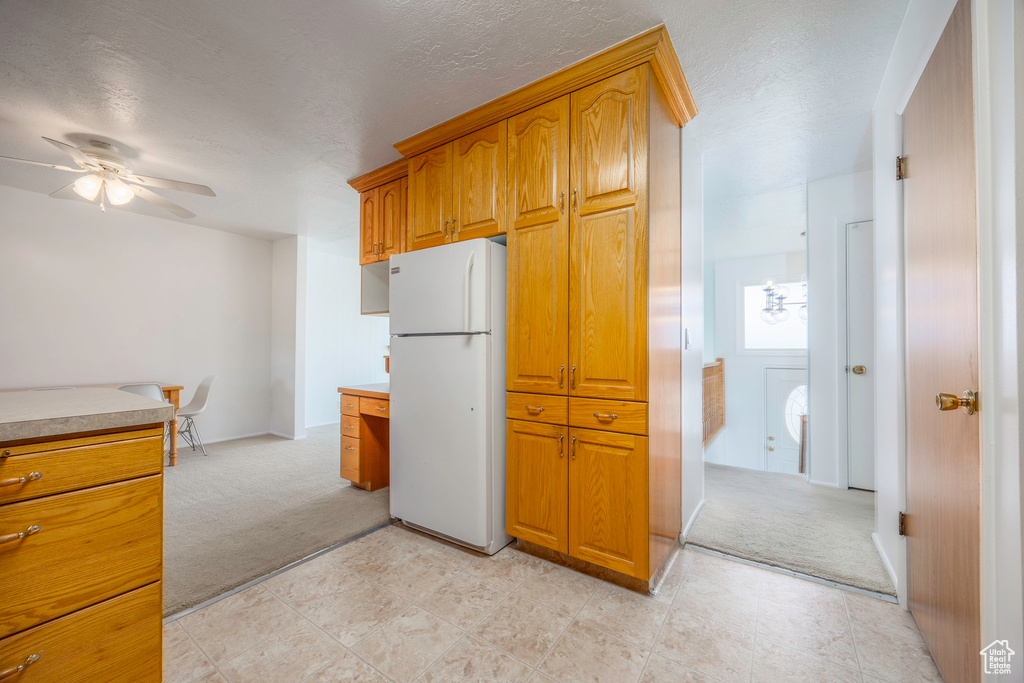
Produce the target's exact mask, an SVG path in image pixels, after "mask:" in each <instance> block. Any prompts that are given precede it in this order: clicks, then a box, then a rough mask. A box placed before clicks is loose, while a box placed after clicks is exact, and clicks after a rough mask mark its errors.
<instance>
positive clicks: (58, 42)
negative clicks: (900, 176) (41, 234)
mask: <svg viewBox="0 0 1024 683" xmlns="http://www.w3.org/2000/svg"><path fill="white" fill-rule="evenodd" d="M907 2H908V0H789V1H785V2H784V1H780V0H776V1H766V0H717V1H714V2H712V1H710V0H558V1H556V0H478V1H476V2H467V1H464V0H463V1H456V0H436V1H435V0H419V1H418V2H417V1H413V0H372V1H355V0H350V1H347V2H345V1H342V2H323V1H322V0H289V1H287V2H281V1H280V0H173V1H168V0H89V1H88V2H87V1H85V0H7V1H5V2H0V154H2V155H5V156H17V157H25V158H29V159H39V160H47V161H52V162H55V163H66V159H62V158H61V155H60V154H59V153H58V152H57V151H56V150H54V149H53V148H52V147H50V146H49V145H48V144H46V143H45V142H43V141H42V140H41V139H40V136H42V135H46V136H48V137H54V138H57V139H62V140H65V141H69V142H73V143H81V142H85V141H87V140H89V139H90V138H98V139H103V140H107V141H110V142H113V143H114V144H116V145H117V146H119V147H120V148H121V149H122V152H126V153H127V154H128V155H129V156H130V157H132V159H131V160H132V163H133V164H134V165H135V168H136V171H137V172H139V173H144V174H148V175H156V176H163V177H169V178H175V179H180V180H188V181H193V182H199V183H204V184H207V185H209V186H211V187H212V188H214V190H216V192H217V194H218V195H219V196H218V197H217V198H206V197H199V196H194V195H185V194H181V193H174V192H166V195H167V196H168V197H169V198H171V199H173V200H174V201H178V202H179V203H181V204H182V205H184V206H186V207H187V208H189V209H191V210H193V211H194V212H195V213H197V214H198V217H197V218H195V219H193V221H192V222H194V223H197V224H200V225H206V226H209V227H214V228H219V229H224V230H230V231H234V232H241V233H247V234H253V235H260V236H266V237H274V236H277V235H281V234H308V235H313V236H318V237H328V238H332V237H339V236H341V235H342V234H346V233H348V234H351V232H352V231H353V230H355V229H356V227H357V222H358V206H357V197H356V194H355V192H354V191H353V190H351V188H349V187H348V185H346V182H345V181H346V180H347V179H349V178H351V177H353V176H355V175H358V174H360V173H362V172H365V171H368V170H371V169H373V168H376V167H377V166H380V165H382V164H384V163H386V162H389V161H392V160H394V159H396V158H398V154H397V152H396V151H395V150H394V148H393V147H392V146H391V145H392V144H393V143H394V142H397V141H398V140H400V139H403V138H405V137H408V136H410V135H412V134H414V133H417V132H419V131H421V130H423V129H425V128H428V127H430V126H432V125H434V124H436V123H439V122H441V121H444V120H446V119H448V118H450V117H452V116H454V115H456V114H459V113H461V112H463V111H466V110H468V109H470V108H472V107H474V106H476V105H479V104H481V103H483V102H486V101H488V100H491V99H493V98H495V97H497V96H499V95H502V94H504V93H506V92H508V91H510V90H513V89H515V88H517V87H519V86H522V85H525V84H527V83H529V82H531V81H534V80H536V79H538V78H540V77H542V76H544V75H546V74H549V73H551V72H552V71H555V70H557V69H559V68H561V67H564V66H567V65H569V64H571V63H573V62H576V61H579V60H580V59H582V58H583V57H586V56H588V55H590V54H593V53H594V52H598V51H600V50H602V49H604V48H606V47H608V46H610V45H612V44H614V43H616V42H618V41H621V40H623V39H625V38H628V37H630V36H632V35H635V34H636V33H639V32H641V31H643V30H646V29H648V28H650V27H652V26H654V25H656V24H658V23H662V22H664V23H665V24H666V25H667V26H668V29H669V33H670V35H671V36H672V39H673V42H674V43H675V46H676V50H677V52H678V53H679V57H680V61H681V62H682V65H683V69H684V70H685V71H686V74H687V77H688V79H689V82H690V85H691V87H692V89H693V92H694V96H695V98H696V101H697V105H698V107H699V108H700V110H701V114H700V115H699V116H698V117H697V119H695V120H694V121H693V122H692V123H691V124H690V125H692V126H695V127H696V129H697V130H696V133H697V135H698V139H699V143H700V145H701V147H702V148H703V150H704V152H705V171H706V178H705V188H706V196H707V198H708V201H709V202H710V201H721V200H725V199H727V198H730V197H740V196H745V195H751V194H756V193H760V192H765V191H769V190H777V189H781V188H786V187H790V186H793V185H796V184H799V183H802V182H805V181H806V180H808V179H814V178H819V177H824V176H830V175H835V174H838V173H844V172H848V171H851V170H856V169H863V168H867V167H869V165H870V144H869V142H870V141H869V136H868V126H869V120H870V109H871V105H872V102H873V100H874V95H875V93H876V91H877V88H878V84H879V82H880V81H881V77H882V72H883V70H884V67H885V63H886V60H887V58H888V54H889V52H890V50H891V48H892V44H893V41H894V40H895V36H896V33H897V31H898V28H899V25H900V22H901V20H902V17H903V14H904V11H905V9H906V5H907ZM67 175H70V174H61V173H59V172H57V171H52V170H47V169H41V168H33V167H29V166H25V165H15V164H10V163H4V162H0V184H4V185H10V186H13V187H19V188H23V189H28V190H32V191H36V192H44V193H49V192H51V191H53V190H55V189H57V188H58V187H60V186H61V185H63V184H64V183H66V182H68V181H69V180H70V178H67V177H66V176H67ZM54 201H58V200H54ZM136 205H138V207H136ZM130 206H131V207H133V208H138V209H143V208H144V207H143V203H142V202H132V204H131V205H130ZM155 215H164V214H155Z"/></svg>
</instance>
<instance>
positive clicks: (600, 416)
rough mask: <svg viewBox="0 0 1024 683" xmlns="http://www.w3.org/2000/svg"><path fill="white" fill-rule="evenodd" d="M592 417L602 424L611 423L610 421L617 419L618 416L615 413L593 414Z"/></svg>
mask: <svg viewBox="0 0 1024 683" xmlns="http://www.w3.org/2000/svg"><path fill="white" fill-rule="evenodd" d="M594 417H596V418H597V419H598V420H601V421H602V422H611V421H612V420H618V419H619V416H618V415H617V414H616V413H594Z"/></svg>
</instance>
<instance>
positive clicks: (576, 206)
mask: <svg viewBox="0 0 1024 683" xmlns="http://www.w3.org/2000/svg"><path fill="white" fill-rule="evenodd" d="M572 208H573V209H575V210H577V211H579V208H580V205H579V202H578V201H576V188H575V187H574V188H572Z"/></svg>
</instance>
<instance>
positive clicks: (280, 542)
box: [164, 425, 390, 614]
mask: <svg viewBox="0 0 1024 683" xmlns="http://www.w3.org/2000/svg"><path fill="white" fill-rule="evenodd" d="M339 440H340V436H339V429H338V425H328V426H326V427H316V428H314V429H310V430H309V434H308V436H307V438H306V439H303V440H300V441H290V440H288V439H281V438H278V437H276V436H261V437H256V438H252V439H239V440H237V441H225V442H223V443H218V444H212V445H210V446H207V449H206V450H207V451H208V452H209V456H207V457H204V456H203V455H202V454H201V453H198V452H197V453H193V452H192V451H191V450H189V449H188V447H187V446H185V447H183V448H182V449H181V450H180V451H179V458H178V466H177V467H167V468H165V469H164V474H165V479H164V482H165V488H164V505H165V517H164V558H165V573H164V577H165V584H164V595H165V608H164V612H165V613H166V614H174V613H175V612H179V611H181V610H183V609H185V608H187V607H191V606H193V605H197V604H199V603H201V602H203V601H205V600H209V599H210V598H212V597H215V596H217V595H220V594H221V593H223V592H225V591H228V590H230V589H232V588H235V587H237V586H240V585H242V584H243V583H246V582H247V581H251V580H252V579H255V578H257V577H260V576H263V575H264V574H267V573H269V572H271V571H274V570H275V569H279V568H281V567H283V566H285V565H287V564H289V563H290V562H294V561H295V560H298V559H301V558H303V557H305V556H307V555H309V554H311V553H314V552H316V551H317V550H321V549H323V548H326V547H328V546H330V545H333V544H335V543H338V542H340V541H343V540H345V539H347V538H351V537H352V536H355V535H357V534H359V533H361V532H363V531H366V530H368V529H372V528H373V527H375V526H378V525H380V524H383V523H385V522H387V521H388V519H389V518H390V515H389V511H388V491H389V489H386V488H385V489H381V490H380V491H375V492H373V493H367V492H366V491H362V490H360V489H357V488H353V487H351V486H349V485H348V482H347V481H345V480H344V479H342V478H341V477H339V476H338V475H339V470H338V467H339V465H338V458H339Z"/></svg>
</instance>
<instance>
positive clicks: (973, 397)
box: [935, 389, 978, 415]
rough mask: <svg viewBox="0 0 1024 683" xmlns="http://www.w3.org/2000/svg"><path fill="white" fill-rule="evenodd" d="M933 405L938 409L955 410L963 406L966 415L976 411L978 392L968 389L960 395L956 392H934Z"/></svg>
mask: <svg viewBox="0 0 1024 683" xmlns="http://www.w3.org/2000/svg"><path fill="white" fill-rule="evenodd" d="M935 407H936V408H938V409H939V410H956V409H957V408H963V409H964V412H965V413H967V414H968V415H974V414H975V413H976V412H978V394H976V393H975V392H973V391H971V390H970V389H968V390H967V391H965V392H964V393H962V394H961V395H960V396H957V395H956V394H947V393H938V394H935Z"/></svg>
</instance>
